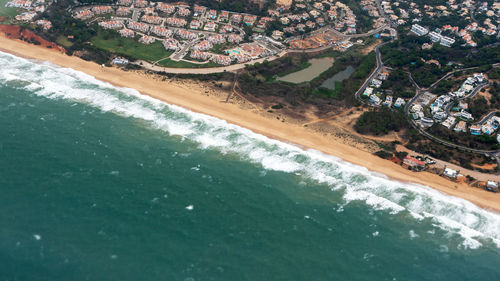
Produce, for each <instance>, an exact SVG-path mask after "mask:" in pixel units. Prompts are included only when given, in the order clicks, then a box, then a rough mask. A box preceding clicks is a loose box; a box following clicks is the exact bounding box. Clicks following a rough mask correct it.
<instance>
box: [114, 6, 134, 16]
mask: <svg viewBox="0 0 500 281" xmlns="http://www.w3.org/2000/svg"><path fill="white" fill-rule="evenodd" d="M130 12H131V10H130V8H126V7H118V9H116V15H117V16H120V17H126V16H129V15H130Z"/></svg>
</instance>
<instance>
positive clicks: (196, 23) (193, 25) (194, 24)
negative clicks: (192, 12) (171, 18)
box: [189, 20, 202, 30]
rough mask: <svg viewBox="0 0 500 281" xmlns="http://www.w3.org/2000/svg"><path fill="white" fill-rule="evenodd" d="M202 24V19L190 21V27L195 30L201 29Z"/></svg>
mask: <svg viewBox="0 0 500 281" xmlns="http://www.w3.org/2000/svg"><path fill="white" fill-rule="evenodd" d="M201 26H202V23H201V21H199V20H192V21H191V22H190V23H189V28H191V29H194V30H198V29H200V28H201Z"/></svg>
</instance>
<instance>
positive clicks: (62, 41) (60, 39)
mask: <svg viewBox="0 0 500 281" xmlns="http://www.w3.org/2000/svg"><path fill="white" fill-rule="evenodd" d="M56 43H57V44H58V45H61V46H63V47H65V48H69V47H71V46H73V43H71V42H70V41H69V40H68V38H66V37H64V36H62V35H61V36H58V37H57V39H56Z"/></svg>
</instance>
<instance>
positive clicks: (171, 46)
mask: <svg viewBox="0 0 500 281" xmlns="http://www.w3.org/2000/svg"><path fill="white" fill-rule="evenodd" d="M163 47H165V49H166V50H167V51H177V50H179V49H180V44H179V41H177V40H175V39H173V38H167V39H165V40H163Z"/></svg>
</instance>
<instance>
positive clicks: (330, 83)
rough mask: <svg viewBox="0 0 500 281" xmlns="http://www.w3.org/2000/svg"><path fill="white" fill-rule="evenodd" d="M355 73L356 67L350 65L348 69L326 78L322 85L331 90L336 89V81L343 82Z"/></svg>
mask: <svg viewBox="0 0 500 281" xmlns="http://www.w3.org/2000/svg"><path fill="white" fill-rule="evenodd" d="M353 73H354V67H352V66H350V65H349V66H348V67H347V68H346V69H344V70H342V71H340V72H337V73H336V74H335V75H333V76H332V77H330V78H328V79H326V80H325V81H324V82H323V83H322V84H321V86H320V87H323V88H327V89H329V90H333V89H335V82H342V81H344V80H345V79H347V78H349V77H350V76H351V74H353Z"/></svg>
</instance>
